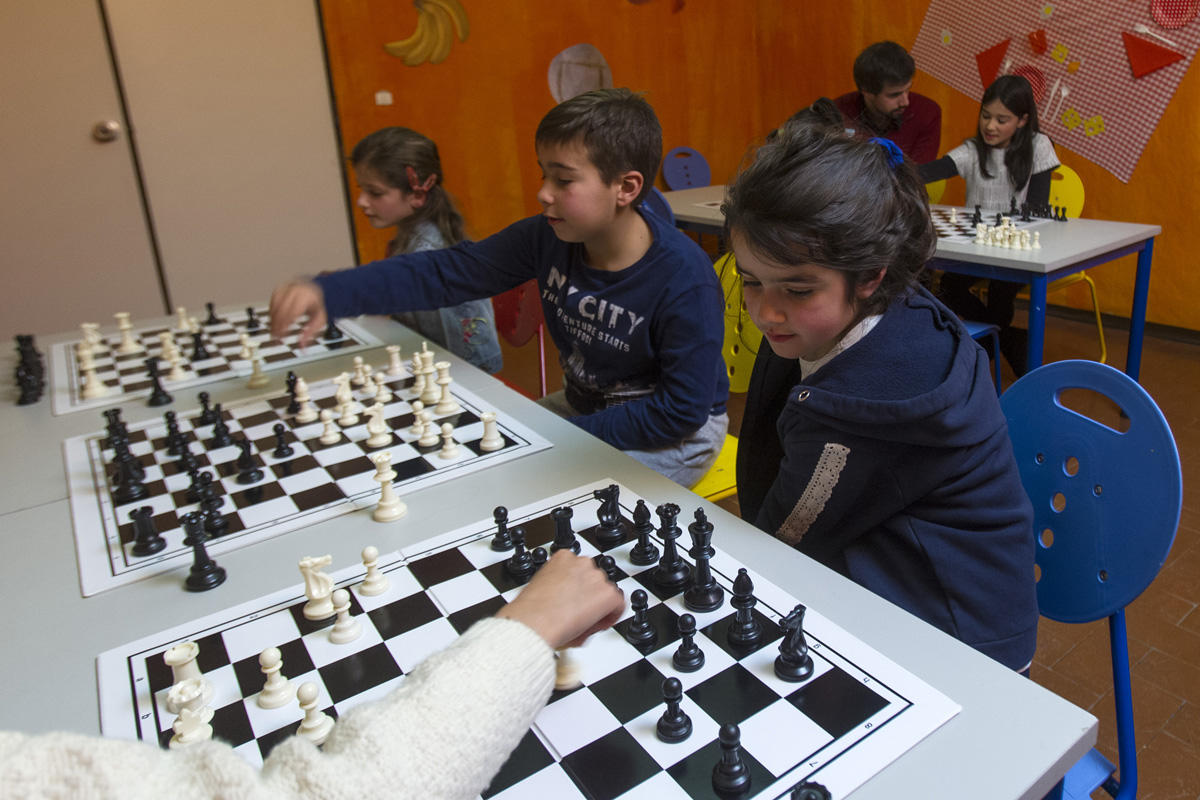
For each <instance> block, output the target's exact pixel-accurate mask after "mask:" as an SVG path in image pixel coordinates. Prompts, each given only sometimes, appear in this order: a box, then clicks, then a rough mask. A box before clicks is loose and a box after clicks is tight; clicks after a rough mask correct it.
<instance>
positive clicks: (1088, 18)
mask: <svg viewBox="0 0 1200 800" xmlns="http://www.w3.org/2000/svg"><path fill="white" fill-rule="evenodd" d="M1197 47H1200V0H1136V1H1134V0H1123V1H1122V0H1043V2H1032V1H1031V0H987V2H983V1H982V0H931V2H930V4H929V10H928V11H926V12H925V21H924V23H922V25H921V32H920V33H919V34H918V35H917V42H916V44H915V45H914V46H913V48H912V51H911V52H912V55H913V58H914V59H915V60H916V62H917V67H918V68H919V69H921V70H923V71H925V72H927V73H929V74H930V75H933V76H934V77H935V78H938V79H939V80H941V81H944V82H945V83H948V84H950V85H951V86H953V87H954V88H955V89H958V90H959V91H960V92H963V93H964V94H966V95H968V96H970V97H973V98H976V99H979V98H980V97H982V96H983V90H984V89H985V88H986V87H987V86H988V85H989V84H990V83H991V82H992V81H993V80H995V79H996V78H997V77H998V76H1000V75H1003V74H1006V73H1014V74H1017V75H1024V76H1025V77H1026V78H1028V79H1029V82H1030V84H1032V86H1033V89H1034V95H1035V97H1036V98H1037V102H1038V116H1039V121H1040V123H1041V129H1042V132H1043V133H1045V134H1046V135H1048V136H1049V137H1050V138H1051V139H1052V140H1054V144H1055V145H1056V146H1060V147H1066V148H1068V149H1070V150H1073V151H1074V152H1076V153H1078V154H1080V155H1081V156H1083V157H1085V158H1087V159H1089V160H1091V161H1094V162H1095V163H1097V164H1099V165H1100V166H1102V167H1104V168H1105V169H1107V170H1108V171H1109V172H1111V173H1112V174H1114V175H1116V176H1117V177H1118V178H1120V179H1121V180H1122V181H1125V182H1128V181H1129V178H1130V177H1131V176H1132V175H1133V170H1134V167H1136V166H1137V162H1138V159H1139V158H1141V155H1142V150H1144V149H1145V147H1146V142H1147V141H1149V140H1150V136H1151V135H1152V134H1153V133H1154V129H1155V128H1156V127H1158V121H1159V119H1161V118H1162V113H1163V111H1164V110H1165V109H1166V107H1167V103H1168V102H1170V100H1171V97H1172V96H1173V95H1174V94H1175V90H1176V89H1177V88H1178V86H1179V82H1180V80H1182V79H1183V76H1184V74H1185V73H1186V72H1187V70H1188V67H1189V66H1190V65H1191V63H1192V59H1193V58H1194V57H1195V55H1196V50H1197Z"/></svg>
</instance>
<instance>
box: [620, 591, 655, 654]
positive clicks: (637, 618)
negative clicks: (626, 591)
mask: <svg viewBox="0 0 1200 800" xmlns="http://www.w3.org/2000/svg"><path fill="white" fill-rule="evenodd" d="M629 607H630V608H632V609H633V619H631V620H630V621H629V627H628V628H627V629H626V631H625V639H626V640H627V641H628V642H629V643H630V644H632V645H634V646H643V645H649V644H653V643H654V640H655V639H657V638H658V631H656V630H654V626H653V625H651V624H650V621H649V620H647V619H646V610H647V609H648V608H649V607H650V603H649V597H648V596H647V595H646V590H645V589H637V590H635V591H634V593H633V594H632V595H631V596H630V598H629Z"/></svg>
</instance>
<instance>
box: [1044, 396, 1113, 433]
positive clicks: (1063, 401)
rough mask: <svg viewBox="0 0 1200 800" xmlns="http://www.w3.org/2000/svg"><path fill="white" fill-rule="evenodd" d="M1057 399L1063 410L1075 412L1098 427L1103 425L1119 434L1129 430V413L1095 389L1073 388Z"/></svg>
mask: <svg viewBox="0 0 1200 800" xmlns="http://www.w3.org/2000/svg"><path fill="white" fill-rule="evenodd" d="M1056 399H1057V400H1058V404H1059V405H1060V406H1062V407H1063V408H1065V409H1067V410H1069V411H1074V412H1075V413H1076V414H1078V415H1079V416H1081V417H1085V418H1086V419H1090V420H1091V421H1092V422H1094V423H1096V424H1097V425H1103V426H1104V427H1105V428H1108V429H1109V430H1112V431H1116V432H1117V433H1125V432H1126V431H1128V430H1129V415H1128V413H1127V412H1126V410H1125V409H1123V408H1121V406H1119V405H1117V404H1116V403H1115V402H1114V401H1113V400H1112V399H1111V398H1110V397H1108V395H1104V394H1101V393H1100V392H1097V391H1095V390H1093V389H1083V388H1073V389H1063V390H1061V391H1060V392H1059V393H1058V396H1057V398H1056Z"/></svg>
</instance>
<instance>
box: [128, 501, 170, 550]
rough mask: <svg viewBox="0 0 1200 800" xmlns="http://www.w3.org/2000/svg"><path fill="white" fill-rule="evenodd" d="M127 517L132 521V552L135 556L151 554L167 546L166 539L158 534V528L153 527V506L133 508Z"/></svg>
mask: <svg viewBox="0 0 1200 800" xmlns="http://www.w3.org/2000/svg"><path fill="white" fill-rule="evenodd" d="M129 519H130V521H132V522H133V548H132V552H133V554H134V555H135V556H138V557H139V558H143V557H145V556H152V555H154V554H155V553H157V552H158V551H159V550H162V549H163V548H164V547H166V546H167V540H166V539H164V538H163V537H161V536H159V535H158V529H157V528H155V527H154V509H153V508H151V507H150V506H142V507H141V508H135V509H134V510H133V511H130V512H129Z"/></svg>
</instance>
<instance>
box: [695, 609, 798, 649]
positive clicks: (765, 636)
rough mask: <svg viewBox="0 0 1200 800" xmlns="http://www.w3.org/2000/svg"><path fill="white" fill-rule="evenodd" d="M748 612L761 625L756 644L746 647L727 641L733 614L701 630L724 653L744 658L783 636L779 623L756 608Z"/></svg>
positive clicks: (733, 617)
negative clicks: (759, 635) (760, 632)
mask: <svg viewBox="0 0 1200 800" xmlns="http://www.w3.org/2000/svg"><path fill="white" fill-rule="evenodd" d="M726 607H728V606H726ZM750 613H751V614H753V615H754V619H756V620H757V621H758V624H759V625H760V626H761V627H762V636H761V637H759V640H758V642H757V643H756V644H753V645H750V646H748V647H747V646H739V645H734V644H732V643H731V642H730V641H729V627H730V626H731V625H733V621H734V619H735V614H730V615H729V616H727V617H722V618H721V619H719V620H717V621H716V622H714V623H712V624H711V625H706V626H705V627H704V628H702V630H703V631H704V633H705V634H706V635H707V636H708V638H710V639H712V640H713V641H714V642H716V643H717V645H719V646H720V648H721V649H722V650H724V651H725V652H726V653H729V655H731V656H733V657H734V658H735V659H742V658H745V657H746V656H748V655H750V654H751V653H753V652H755V651H757V650H761V649H762V648H764V647H766V646H767V645H769V644H771V643H772V642H774V641H777V640H779V639H782V638H783V631H782V630H780V628H779V625H777V624H776V623H775V622H773V621H772V620H770V619H768V618H767V617H765V616H763V614H762V613H761V612H759V610H758V609H757V608H755V609H751V611H750Z"/></svg>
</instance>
